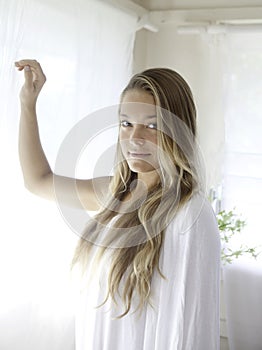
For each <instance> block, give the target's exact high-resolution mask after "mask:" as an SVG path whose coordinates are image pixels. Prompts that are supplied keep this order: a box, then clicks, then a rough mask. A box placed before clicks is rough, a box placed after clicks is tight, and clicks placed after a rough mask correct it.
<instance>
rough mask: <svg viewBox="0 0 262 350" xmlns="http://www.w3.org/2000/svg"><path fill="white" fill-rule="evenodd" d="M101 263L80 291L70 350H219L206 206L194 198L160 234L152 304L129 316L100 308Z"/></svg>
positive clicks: (212, 237)
mask: <svg viewBox="0 0 262 350" xmlns="http://www.w3.org/2000/svg"><path fill="white" fill-rule="evenodd" d="M107 268H108V266H107V264H105V265H104V268H101V269H100V270H99V271H97V273H96V278H94V279H93V280H92V283H91V285H89V286H88V288H86V289H85V288H84V289H82V291H81V293H80V296H79V299H78V307H77V312H76V323H75V331H76V333H75V337H76V349H75V350H219V333H220V332H219V286H220V237H219V231H218V225H217V221H216V217H215V215H214V213H213V210H212V207H211V205H210V204H209V202H208V201H207V200H206V199H204V197H202V196H201V195H199V194H196V195H194V197H193V198H192V199H191V200H190V201H189V202H188V203H187V204H186V206H185V207H184V208H183V209H182V210H181V211H179V212H178V214H177V215H176V217H175V219H174V220H173V221H172V222H171V223H170V225H169V226H168V228H167V230H166V234H165V240H164V243H163V246H162V251H161V256H160V270H161V272H162V273H163V275H164V276H165V277H166V278H165V279H163V278H162V277H161V276H160V275H159V273H158V272H157V271H156V272H155V273H154V275H153V279H152V285H151V288H152V304H153V305H152V306H150V305H147V306H146V307H144V309H143V311H142V313H141V314H140V315H139V313H138V312H136V313H132V311H131V312H129V313H128V314H127V315H126V316H124V317H123V318H120V319H116V318H115V317H116V316H118V315H119V314H120V313H121V312H122V311H123V310H124V309H123V308H121V307H117V306H115V304H114V303H113V302H112V301H110V300H109V301H108V302H107V303H106V304H105V305H103V306H102V307H98V308H97V306H98V305H99V304H101V303H102V302H103V301H104V297H105V291H106V283H107V274H106V271H107Z"/></svg>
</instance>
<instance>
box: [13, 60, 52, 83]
mask: <svg viewBox="0 0 262 350" xmlns="http://www.w3.org/2000/svg"><path fill="white" fill-rule="evenodd" d="M15 66H16V67H17V68H18V70H20V71H21V70H23V69H24V70H25V69H28V68H26V67H29V68H30V71H31V72H33V74H34V76H35V79H34V80H40V81H41V82H43V83H44V82H45V80H46V77H45V75H44V72H43V70H42V67H41V65H40V64H39V63H38V62H37V61H36V60H28V59H27V60H20V61H17V62H15ZM28 71H29V70H28Z"/></svg>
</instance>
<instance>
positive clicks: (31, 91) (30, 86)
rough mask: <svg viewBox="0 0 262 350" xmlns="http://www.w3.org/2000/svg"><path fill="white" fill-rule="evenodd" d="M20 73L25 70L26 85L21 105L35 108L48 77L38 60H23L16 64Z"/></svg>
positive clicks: (22, 90) (21, 92)
mask: <svg viewBox="0 0 262 350" xmlns="http://www.w3.org/2000/svg"><path fill="white" fill-rule="evenodd" d="M15 66H16V67H18V70H19V71H22V70H24V76H25V83H24V85H23V86H22V89H21V91H20V100H21V104H22V105H23V106H25V107H28V108H34V107H35V105H36V101H37V98H38V95H39V93H40V91H41V89H42V87H43V85H44V83H45V82H46V77H45V75H44V73H43V70H42V68H41V66H40V64H39V63H38V62H37V61H36V60H21V61H18V62H15Z"/></svg>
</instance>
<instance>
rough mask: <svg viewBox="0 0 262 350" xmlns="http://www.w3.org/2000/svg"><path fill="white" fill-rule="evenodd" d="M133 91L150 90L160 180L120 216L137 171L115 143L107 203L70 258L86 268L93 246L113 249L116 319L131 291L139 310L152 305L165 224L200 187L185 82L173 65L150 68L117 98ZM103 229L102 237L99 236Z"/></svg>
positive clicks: (101, 250)
mask: <svg viewBox="0 0 262 350" xmlns="http://www.w3.org/2000/svg"><path fill="white" fill-rule="evenodd" d="M132 89H136V90H143V91H146V92H147V93H149V94H151V95H152V96H153V98H154V101H155V104H156V107H157V125H158V129H160V132H158V150H159V152H158V153H159V154H158V158H159V167H160V168H159V174H160V178H161V181H160V183H159V184H157V185H156V186H155V187H154V188H152V189H151V190H150V191H149V193H147V196H146V198H143V200H141V201H137V202H135V203H132V204H130V207H129V208H128V210H126V211H125V213H122V214H121V215H119V213H118V204H119V201H121V200H123V198H124V197H125V195H126V194H127V193H128V192H129V191H130V186H131V185H134V181H135V180H136V178H137V174H136V173H134V172H132V171H131V170H130V168H129V166H128V163H127V161H126V160H125V159H124V157H123V154H122V151H121V147H120V145H119V143H118V147H117V152H116V153H117V154H116V169H115V174H114V176H113V178H112V181H111V185H110V191H109V192H110V193H109V194H108V200H107V203H106V204H105V205H104V207H103V209H102V210H101V211H100V212H99V213H98V214H97V215H96V216H95V217H94V218H93V219H92V220H90V221H89V222H88V224H87V226H86V229H85V231H84V232H83V235H82V238H81V239H80V241H79V244H78V246H77V248H76V251H75V255H74V259H73V265H75V264H77V263H80V265H81V266H82V267H83V268H84V269H85V268H86V266H87V264H88V263H89V256H90V253H91V250H92V249H93V248H94V247H96V249H97V251H98V253H97V256H98V258H100V257H102V256H103V254H104V253H105V252H106V251H108V249H111V259H110V264H111V265H110V270H109V275H108V290H107V296H106V299H105V302H106V301H107V300H108V299H109V298H112V300H114V301H115V302H116V295H117V294H119V295H120V296H121V299H122V302H123V305H124V312H123V313H122V314H121V315H119V317H123V316H124V315H126V314H127V313H128V312H129V311H130V309H131V303H132V299H133V296H134V294H136V295H137V296H138V297H139V298H138V299H139V303H138V307H137V309H140V311H141V310H142V308H143V306H144V305H145V304H146V303H150V291H151V281H152V276H153V273H154V272H155V271H158V273H160V275H161V276H162V277H163V278H164V276H163V275H162V273H161V271H160V268H159V258H160V253H161V247H162V244H163V240H164V235H165V230H166V227H167V226H168V224H169V223H170V221H171V220H172V219H173V218H174V216H175V215H176V212H177V210H179V209H180V208H181V207H182V206H183V205H184V204H185V203H186V202H187V201H188V200H189V199H190V198H191V197H192V195H193V192H194V191H195V190H196V189H197V187H198V178H197V169H196V167H195V166H194V158H195V154H194V153H195V136H196V108H195V105H194V101H193V97H192V93H191V90H190V88H189V86H188V84H187V83H186V82H185V80H184V79H183V78H182V77H181V76H180V75H179V74H178V73H177V72H175V71H173V70H171V69H166V68H152V69H148V70H145V71H144V72H142V73H140V74H136V75H135V76H133V77H132V78H131V80H130V82H129V83H128V85H127V86H126V88H125V89H124V91H123V92H122V95H121V100H120V102H121V101H122V99H123V97H124V96H125V94H126V92H127V91H130V90H132ZM113 218H114V220H113V221H114V224H112V219H113ZM110 223H111V224H110ZM109 224H110V225H109ZM107 226H109V227H107ZM105 227H107V229H106V235H102V232H103V231H104V230H105ZM101 235H102V236H103V238H101ZM98 246H99V247H98ZM98 260H99V259H98Z"/></svg>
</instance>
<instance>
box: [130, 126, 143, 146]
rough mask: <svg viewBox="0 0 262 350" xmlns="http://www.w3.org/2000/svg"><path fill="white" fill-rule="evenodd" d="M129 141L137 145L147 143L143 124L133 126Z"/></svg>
mask: <svg viewBox="0 0 262 350" xmlns="http://www.w3.org/2000/svg"><path fill="white" fill-rule="evenodd" d="M129 141H130V142H131V143H133V144H136V145H143V144H144V143H145V135H144V130H143V126H142V125H134V126H133V128H132V132H131V134H130V137H129Z"/></svg>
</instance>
